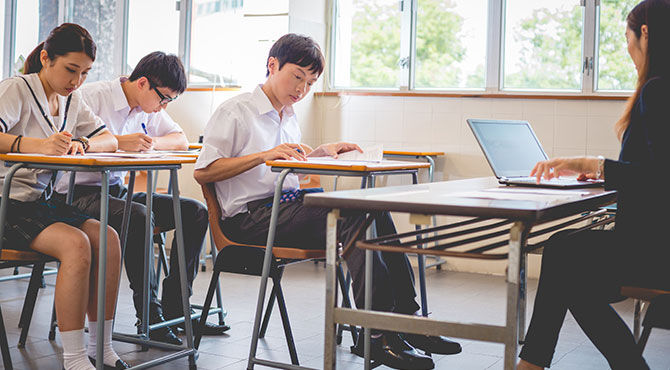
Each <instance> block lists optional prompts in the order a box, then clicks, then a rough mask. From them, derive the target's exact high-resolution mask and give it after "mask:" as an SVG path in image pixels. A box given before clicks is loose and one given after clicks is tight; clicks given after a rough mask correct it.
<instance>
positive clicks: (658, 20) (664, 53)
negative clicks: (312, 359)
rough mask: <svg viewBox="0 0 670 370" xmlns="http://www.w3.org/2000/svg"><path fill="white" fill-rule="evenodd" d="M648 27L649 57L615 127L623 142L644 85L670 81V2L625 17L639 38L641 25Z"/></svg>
mask: <svg viewBox="0 0 670 370" xmlns="http://www.w3.org/2000/svg"><path fill="white" fill-rule="evenodd" d="M645 24H646V25H647V29H648V33H649V35H648V42H647V53H646V54H645V55H644V61H643V63H642V65H641V66H640V67H639V70H638V76H637V87H636V88H635V92H634V93H633V95H632V96H631V97H630V98H629V99H628V103H627V104H626V109H625V110H624V114H623V116H622V117H621V119H619V121H618V122H617V123H616V125H615V126H614V128H615V131H616V133H617V136H618V137H619V139H620V140H621V139H622V138H623V134H624V132H625V131H626V128H628V124H629V123H630V116H631V112H632V111H633V107H634V106H635V102H636V101H637V100H638V98H639V97H640V91H641V90H642V87H643V86H644V84H646V83H647V81H649V80H650V79H652V78H654V77H670V48H669V47H668V45H670V0H644V1H642V2H640V3H639V4H637V5H636V6H635V7H634V8H633V10H631V11H630V13H628V17H626V25H627V27H628V28H629V29H630V30H631V31H633V33H634V34H635V37H636V38H638V39H639V38H640V37H642V25H645Z"/></svg>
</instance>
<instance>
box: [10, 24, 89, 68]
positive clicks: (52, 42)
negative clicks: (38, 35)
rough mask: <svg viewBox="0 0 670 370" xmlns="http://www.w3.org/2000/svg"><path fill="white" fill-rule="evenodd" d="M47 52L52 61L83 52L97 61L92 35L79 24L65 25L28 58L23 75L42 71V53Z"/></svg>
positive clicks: (53, 31)
mask: <svg viewBox="0 0 670 370" xmlns="http://www.w3.org/2000/svg"><path fill="white" fill-rule="evenodd" d="M42 50H45V51H46V52H47V55H48V56H49V59H51V60H52V61H53V60H54V59H56V58H57V57H59V56H63V55H65V54H67V53H77V52H80V51H83V52H84V53H86V55H88V57H89V58H91V60H93V61H95V50H96V47H95V42H93V38H92V37H91V34H90V33H88V31H86V29H85V28H84V27H82V26H80V25H78V24H74V23H63V24H61V25H60V26H58V27H56V28H54V29H53V30H51V32H50V33H49V36H48V37H47V39H46V40H44V41H43V42H41V43H40V44H39V45H37V47H36V48H35V49H33V51H32V52H30V54H29V55H28V58H26V61H25V62H24V63H23V73H24V74H28V73H37V72H39V71H41V70H42V62H41V61H40V52H41V51H42Z"/></svg>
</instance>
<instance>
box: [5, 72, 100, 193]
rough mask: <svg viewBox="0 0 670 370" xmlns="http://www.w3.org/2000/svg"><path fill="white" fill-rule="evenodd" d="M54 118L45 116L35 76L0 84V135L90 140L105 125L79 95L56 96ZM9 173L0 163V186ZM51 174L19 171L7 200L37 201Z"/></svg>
mask: <svg viewBox="0 0 670 370" xmlns="http://www.w3.org/2000/svg"><path fill="white" fill-rule="evenodd" d="M58 107H59V109H58V116H52V115H51V113H50V112H49V104H48V102H47V97H46V93H45V92H44V88H43V87H42V83H41V81H40V78H39V76H38V75H37V74H36V73H33V74H28V75H22V76H15V77H11V78H8V79H6V80H3V81H0V132H2V133H7V134H12V135H23V136H26V137H34V138H47V137H49V136H51V135H53V134H54V133H57V132H61V131H67V132H69V133H71V134H72V136H73V137H81V136H86V137H89V138H91V137H93V136H96V135H98V134H99V133H101V132H103V131H105V125H104V123H103V122H102V120H101V119H100V118H98V117H97V116H96V115H95V114H93V112H92V111H91V109H90V108H89V107H88V106H87V105H86V103H85V102H84V101H83V99H82V97H81V93H80V92H79V91H74V92H72V94H70V95H69V96H67V97H63V96H58ZM8 172H9V167H6V166H5V164H4V162H2V163H0V186H4V182H5V176H6V175H7V173H8ZM51 174H52V171H49V170H35V169H20V170H18V171H16V173H15V174H14V178H13V182H12V187H11V192H10V195H9V197H10V198H12V199H15V200H19V201H24V202H29V201H34V200H37V199H38V198H39V197H40V196H41V195H42V193H43V192H44V190H45V189H46V187H47V185H48V184H49V181H50V180H51Z"/></svg>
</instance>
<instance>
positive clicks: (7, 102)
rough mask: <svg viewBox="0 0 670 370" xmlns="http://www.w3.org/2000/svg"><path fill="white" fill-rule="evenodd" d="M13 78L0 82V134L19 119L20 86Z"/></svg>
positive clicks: (21, 102) (9, 128)
mask: <svg viewBox="0 0 670 370" xmlns="http://www.w3.org/2000/svg"><path fill="white" fill-rule="evenodd" d="M18 82H20V81H17V79H15V78H8V79H6V80H4V81H2V82H0V132H2V133H7V132H9V130H11V129H12V127H14V125H16V124H17V123H18V122H19V120H20V118H21V109H22V108H23V107H22V105H23V99H22V98H21V97H22V95H23V94H22V92H21V90H20V89H21V85H20V84H19V83H18Z"/></svg>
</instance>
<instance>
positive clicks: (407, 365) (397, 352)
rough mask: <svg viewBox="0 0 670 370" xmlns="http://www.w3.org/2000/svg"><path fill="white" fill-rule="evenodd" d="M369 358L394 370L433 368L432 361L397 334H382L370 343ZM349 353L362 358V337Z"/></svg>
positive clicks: (426, 369)
mask: <svg viewBox="0 0 670 370" xmlns="http://www.w3.org/2000/svg"><path fill="white" fill-rule="evenodd" d="M370 347H371V348H370V357H371V358H372V360H374V361H376V362H380V363H382V364H384V365H386V366H388V367H391V368H394V369H407V370H431V369H433V368H435V363H434V362H433V359H431V358H430V357H428V356H425V355H422V354H420V353H419V352H418V351H417V350H416V349H415V348H414V347H412V346H411V345H409V343H407V342H406V341H405V340H404V339H403V338H402V337H401V336H400V335H399V334H397V333H388V332H387V333H384V334H383V335H382V336H381V337H379V338H372V339H371V341H370ZM351 352H352V353H354V354H356V355H358V356H360V357H363V353H364V352H363V336H362V335H361V336H359V340H358V343H357V345H356V346H352V347H351Z"/></svg>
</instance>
